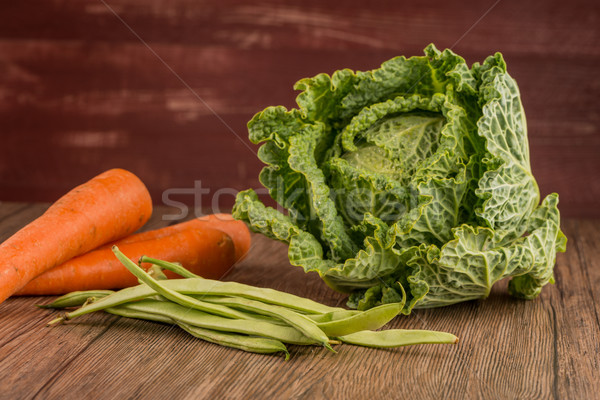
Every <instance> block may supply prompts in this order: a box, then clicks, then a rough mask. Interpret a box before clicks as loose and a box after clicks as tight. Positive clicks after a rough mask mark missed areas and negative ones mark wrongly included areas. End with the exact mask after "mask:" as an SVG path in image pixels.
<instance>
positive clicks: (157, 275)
mask: <svg viewBox="0 0 600 400" xmlns="http://www.w3.org/2000/svg"><path fill="white" fill-rule="evenodd" d="M140 260H141V259H140ZM138 265H140V266H141V262H139V261H138ZM148 275H150V276H151V277H153V278H154V279H156V280H157V281H164V280H167V279H169V278H167V276H166V275H165V273H164V272H162V269H161V268H160V266H158V265H153V266H151V267H150V268H149V269H148ZM140 283H142V282H140Z"/></svg>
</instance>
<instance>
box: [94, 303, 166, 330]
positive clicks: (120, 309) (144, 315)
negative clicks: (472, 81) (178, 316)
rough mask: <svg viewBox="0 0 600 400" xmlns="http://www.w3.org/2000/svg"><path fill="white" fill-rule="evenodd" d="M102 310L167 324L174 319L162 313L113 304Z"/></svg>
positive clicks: (121, 315)
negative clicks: (113, 305)
mask: <svg viewBox="0 0 600 400" xmlns="http://www.w3.org/2000/svg"><path fill="white" fill-rule="evenodd" d="M104 311H105V312H107V313H109V314H114V315H118V316H120V317H126V318H135V319H143V320H147V321H154V322H161V323H163V324H168V325H174V324H175V321H173V320H172V319H171V318H168V317H165V316H162V315H158V314H153V313H149V312H146V311H140V310H132V309H130V308H127V307H125V306H122V305H121V306H115V307H108V308H105V309H104Z"/></svg>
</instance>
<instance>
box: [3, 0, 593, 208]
mask: <svg viewBox="0 0 600 400" xmlns="http://www.w3.org/2000/svg"><path fill="white" fill-rule="evenodd" d="M459 4H460V5H459ZM430 42H434V43H435V44H436V45H437V46H438V48H446V47H450V48H452V49H454V50H455V51H456V52H457V53H459V54H461V55H463V56H464V57H465V58H466V59H467V61H469V62H475V61H481V60H483V59H484V58H485V56H487V55H489V54H492V53H493V52H495V51H501V52H502V53H503V54H504V56H505V58H506V59H507V62H508V65H509V72H510V73H511V74H512V75H513V76H514V77H515V78H516V79H517V81H518V83H519V85H520V87H521V91H522V97H523V102H524V105H525V110H526V113H527V116H528V121H529V129H530V142H531V152H532V163H533V170H534V174H535V175H536V176H537V178H538V180H539V183H540V187H541V189H542V192H543V193H549V192H553V191H556V192H558V193H560V197H561V210H562V211H563V214H564V215H567V216H600V207H598V205H599V203H600V202H599V201H598V199H599V198H600V179H598V177H597V176H598V173H599V172H600V155H599V153H600V132H599V131H600V113H599V110H598V99H600V79H598V68H599V67H598V66H599V65H600V45H599V43H600V12H599V8H598V7H597V5H596V4H595V2H594V1H584V0H572V1H568V2H561V1H513V0H504V1H497V0H485V1H474V0H469V1H463V2H460V3H457V2H449V1H419V2H407V1H375V2H368V3H367V2H359V1H354V0H353V1H343V2H339V1H335V2H334V1H323V0H306V1H302V2H290V1H283V0H265V1H257V2H250V1H235V0H219V1H217V0H211V1H189V0H85V1H61V0H44V1H41V0H38V1H33V0H24V1H3V2H1V3H0V137H1V142H0V200H13V201H53V200H55V199H57V198H58V197H59V196H60V195H61V194H62V193H64V192H65V191H67V190H68V189H70V188H71V187H73V186H75V185H77V184H79V183H81V182H83V181H85V180H87V179H89V178H90V177H92V176H94V175H96V174H97V173H99V172H101V171H103V170H105V169H108V168H111V167H116V166H119V167H123V168H127V169H130V170H132V171H133V172H134V173H136V174H138V175H139V176H140V177H141V178H142V179H143V180H144V181H145V182H146V183H147V185H148V186H149V188H150V190H151V192H152V195H153V198H154V201H155V202H156V203H157V204H162V203H163V198H162V196H163V193H164V191H165V190H168V189H173V188H184V189H185V188H187V189H188V191H190V192H191V191H192V189H193V188H194V186H195V185H196V189H197V190H198V189H199V185H201V186H202V188H206V189H210V190H211V194H214V193H215V191H217V190H218V189H221V188H230V189H231V190H229V191H225V192H222V194H223V195H222V196H220V198H219V202H220V204H221V205H223V206H228V205H231V203H232V200H233V195H232V193H233V192H235V191H236V190H240V189H245V188H248V187H259V183H258V179H257V175H258V172H259V170H260V168H261V164H260V162H259V161H258V160H257V159H256V156H255V151H256V146H254V145H251V144H249V142H248V140H247V138H246V135H247V132H246V127H245V125H246V122H247V121H248V120H249V119H250V118H251V116H252V115H253V114H254V113H255V112H257V111H259V110H261V109H262V108H264V107H265V106H268V105H277V104H283V105H285V106H288V107H291V106H293V105H294V98H295V96H296V93H295V92H294V91H293V90H292V85H293V83H294V82H295V81H297V80H298V79H300V78H302V77H306V76H312V75H314V74H317V73H319V72H333V71H334V70H336V69H339V68H344V67H349V68H352V69H360V70H365V69H372V68H375V67H377V66H379V64H380V63H381V62H383V61H385V60H386V59H388V58H391V57H393V56H396V55H400V54H404V55H418V54H422V49H423V48H424V47H425V46H426V45H427V44H428V43H430ZM196 181H200V182H199V183H198V182H196ZM195 182H196V183H195ZM173 198H175V197H173ZM177 198H179V199H180V200H183V201H185V202H187V203H191V202H193V201H194V196H193V195H192V194H191V193H188V194H185V193H183V194H181V195H179V197H177ZM209 198H211V196H210V195H208V196H205V197H204V198H203V201H204V203H203V204H202V206H204V207H206V206H210V204H208V203H206V201H207V200H208V199H209Z"/></svg>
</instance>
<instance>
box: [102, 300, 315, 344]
mask: <svg viewBox="0 0 600 400" xmlns="http://www.w3.org/2000/svg"><path fill="white" fill-rule="evenodd" d="M115 308H118V309H125V310H128V311H136V312H144V313H148V314H153V315H158V316H159V317H165V318H169V319H171V320H174V321H176V322H183V323H185V324H188V325H193V326H197V327H200V328H206V329H212V330H216V331H226V332H237V333H243V334H246V335H254V336H262V337H266V338H271V339H275V340H279V341H281V342H284V343H291V344H302V345H308V344H316V341H315V340H313V339H310V338H308V337H306V336H304V335H303V334H302V333H301V332H300V331H298V330H297V329H295V328H292V327H289V326H281V325H276V324H272V323H270V322H267V321H250V320H241V319H230V318H224V317H219V316H217V315H212V314H207V313H205V312H202V311H199V310H194V309H190V308H186V307H183V306H181V305H179V304H176V303H172V302H166V301H160V300H150V299H146V300H140V301H136V302H134V303H128V304H123V305H121V306H119V307H115ZM111 310H112V309H111Z"/></svg>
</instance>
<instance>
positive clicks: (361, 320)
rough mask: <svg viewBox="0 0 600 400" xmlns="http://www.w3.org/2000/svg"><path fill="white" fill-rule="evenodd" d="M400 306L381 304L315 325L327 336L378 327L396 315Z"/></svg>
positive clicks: (400, 304) (398, 304) (400, 308)
mask: <svg viewBox="0 0 600 400" xmlns="http://www.w3.org/2000/svg"><path fill="white" fill-rule="evenodd" d="M402 307H403V304H402V303H389V304H383V305H381V306H377V307H373V308H370V309H368V310H367V311H362V312H359V313H358V314H354V315H351V316H349V317H347V318H342V319H338V320H333V321H329V322H317V326H318V327H319V328H321V330H322V331H323V332H325V333H326V334H327V336H344V335H349V334H352V333H355V332H360V331H370V330H374V329H379V328H381V327H382V326H384V325H385V324H387V323H388V322H390V321H391V320H392V319H393V318H394V317H395V316H396V315H398V313H399V312H400V310H402Z"/></svg>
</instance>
